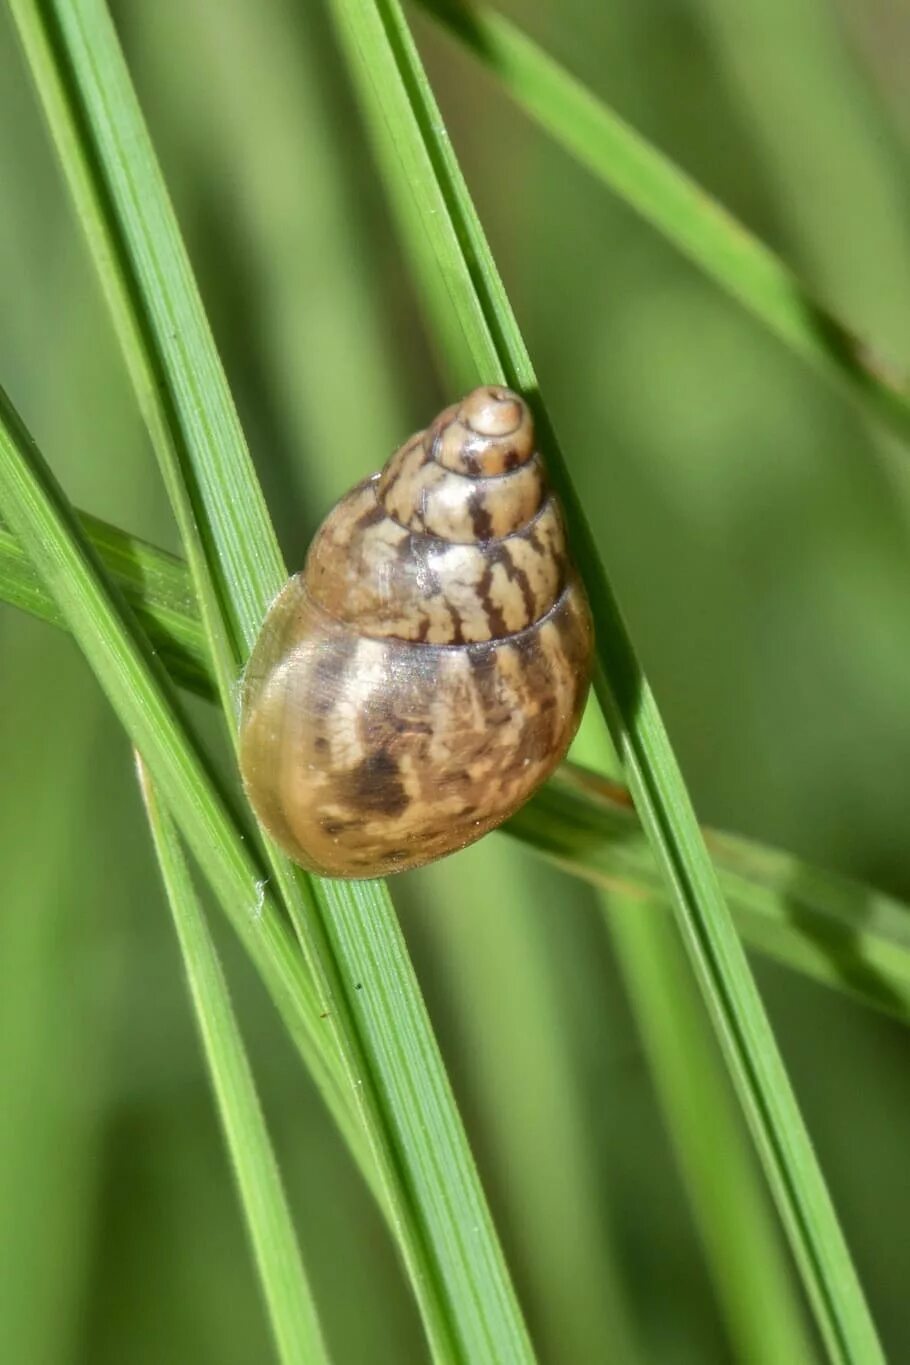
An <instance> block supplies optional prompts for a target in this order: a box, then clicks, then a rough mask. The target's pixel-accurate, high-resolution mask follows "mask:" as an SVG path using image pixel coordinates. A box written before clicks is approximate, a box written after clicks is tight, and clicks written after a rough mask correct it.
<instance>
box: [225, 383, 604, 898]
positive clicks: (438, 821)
mask: <svg viewBox="0 0 910 1365" xmlns="http://www.w3.org/2000/svg"><path fill="white" fill-rule="evenodd" d="M591 649H592V631H591V620H590V613H589V610H588V606H587V601H586V599H585V596H584V592H583V589H582V587H581V584H580V581H579V580H578V577H577V575H576V574H575V571H574V570H573V568H572V566H571V564H570V562H569V559H568V556H567V553H566V547H565V537H564V531H563V525H562V517H561V515H560V511H559V508H558V505H557V503H556V500H555V498H554V496H553V495H552V494H551V493H550V492H549V491H548V490H547V487H546V480H545V476H544V472H543V468H542V465H541V462H540V459H539V457H538V456H537V454H536V452H535V450H534V438H533V427H532V424H531V418H530V414H529V412H528V409H527V408H526V406H525V404H524V403H523V401H522V400H521V399H520V398H519V397H518V396H517V395H516V394H513V393H511V392H510V391H509V390H507V389H503V388H498V387H495V386H494V387H490V388H483V389H477V390H475V391H474V392H473V393H471V394H469V395H468V396H467V398H465V399H464V400H463V401H462V402H461V403H460V404H458V405H456V406H454V407H452V408H448V409H446V411H445V412H443V413H441V414H440V416H439V417H438V418H437V419H436V421H435V422H434V423H433V424H432V425H431V426H430V427H429V428H427V430H426V431H425V432H420V433H418V434H417V435H416V436H414V437H412V438H411V439H410V440H409V441H408V442H406V443H405V445H404V446H402V447H401V449H400V450H398V451H396V452H395V454H394V455H393V456H392V457H391V459H390V460H389V462H388V464H387V465H386V466H385V468H384V469H383V470H382V471H381V472H380V473H379V474H376V475H374V476H373V477H372V478H369V479H367V480H365V482H364V483H362V484H360V485H358V486H357V487H356V488H354V489H353V490H352V491H351V492H350V493H348V494H347V495H346V496H345V497H344V498H342V500H341V501H340V502H339V503H338V504H337V505H336V506H335V508H334V509H333V510H332V512H331V513H330V514H329V516H328V517H327V518H326V520H325V521H324V522H323V524H322V526H321V528H320V529H319V531H318V532H317V534H316V537H315V539H314V541H313V544H312V546H311V548H310V552H309V555H308V556H307V561H306V565H305V567H304V569H303V571H302V572H301V573H299V574H297V575H296V576H295V577H294V578H292V579H291V580H290V582H289V583H288V584H287V585H286V587H285V588H284V590H283V591H282V592H281V594H280V595H279V597H278V598H277V599H276V601H275V602H274V603H273V605H272V607H271V609H270V611H269V613H268V616H267V618H266V621H265V623H264V625H263V629H262V633H261V635H260V638H259V640H258V641H257V644H256V646H255V649H254V651H253V654H252V657H251V659H250V662H249V665H248V667H247V670H246V673H245V675H244V681H243V694H242V712H241V769H242V773H243V778H244V784H245V787H246V791H247V794H248V796H249V798H250V801H251V803H252V805H253V807H254V809H255V811H256V813H257V815H258V817H259V819H260V821H261V822H262V824H263V825H264V826H265V828H266V829H267V830H268V831H269V833H270V834H271V836H272V837H273V838H274V839H275V840H276V841H277V842H278V843H279V844H280V845H281V847H282V848H284V849H285V851H286V852H287V853H288V854H290V856H291V857H292V858H294V859H295V860H296V861H297V862H299V863H301V864H302V865H303V866H305V867H308V868H310V869H311V870H313V871H316V872H320V873H323V874H325V875H331V876H341V877H375V876H384V875H387V874H389V873H392V872H398V871H403V870H405V869H406V868H411V867H416V866H419V865H420V864H422V863H426V862H430V861H432V860H433V859H435V858H439V857H441V856H443V855H444V854H446V853H450V852H453V851H454V850H455V849H458V848H463V847H464V846H465V845H466V844H469V843H472V842H473V841H474V840H475V839H477V838H479V837H480V836H481V835H482V834H485V833H486V832H487V831H488V830H490V829H493V828H494V827H495V826H496V825H498V824H500V823H501V822H502V821H503V820H505V819H507V818H508V816H509V815H511V814H512V813H513V812H514V811H515V810H517V809H518V807H519V806H521V805H522V804H523V803H524V802H525V801H526V800H527V798H528V797H529V796H530V795H531V793H532V792H533V791H534V789H535V788H536V787H538V786H539V785H540V783H541V782H542V781H544V779H545V778H546V777H547V776H548V775H549V774H550V773H551V772H552V770H553V768H554V767H555V766H556V764H557V763H558V762H559V761H560V759H561V758H562V757H563V756H564V754H565V751H566V749H567V748H568V745H569V743H570V742H571V739H572V736H573V735H574V733H575V730H576V728H577V725H578V721H579V719H580V716H581V711H582V707H583V705H584V700H585V696H586V693H587V688H588V681H589V676H590V666H591Z"/></svg>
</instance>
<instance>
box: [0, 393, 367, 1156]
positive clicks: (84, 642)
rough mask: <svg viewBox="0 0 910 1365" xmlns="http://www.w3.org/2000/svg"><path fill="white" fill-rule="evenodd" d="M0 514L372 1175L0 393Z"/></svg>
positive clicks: (242, 881)
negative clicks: (39, 579)
mask: <svg viewBox="0 0 910 1365" xmlns="http://www.w3.org/2000/svg"><path fill="white" fill-rule="evenodd" d="M0 513H2V515H3V518H4V520H5V521H6V523H7V525H8V526H9V527H12V528H14V529H15V531H16V534H17V536H18V538H19V540H20V542H21V544H22V546H23V547H24V548H25V549H26V551H27V552H28V554H30V556H31V558H32V561H33V563H34V565H35V568H36V569H37V570H38V572H39V573H40V575H41V577H42V578H43V580H44V583H45V585H46V588H47V591H48V593H49V595H50V596H51V597H52V598H53V599H54V601H55V602H56V608H57V611H58V612H59V613H60V615H61V617H62V618H63V620H64V621H65V623H66V625H67V627H68V628H69V630H70V631H71V632H72V634H73V636H74V638H75V640H76V643H77V644H78V645H79V647H80V649H81V650H82V652H83V653H84V654H85V656H86V658H87V660H88V662H89V664H90V666H91V668H92V670H93V672H94V673H95V675H96V676H97V678H98V681H99V682H100V683H101V686H102V688H103V689H104V691H105V693H106V694H107V697H108V699H109V701H110V702H111V705H112V706H113V708H114V710H115V712H116V713H117V715H118V717H119V719H120V721H121V723H122V724H123V726H124V728H125V730H126V731H127V733H128V735H129V737H130V739H131V741H132V743H133V745H134V746H135V748H136V749H137V750H138V751H139V753H140V754H142V757H143V760H144V762H145V763H146V765H147V766H148V769H149V771H150V772H151V774H152V776H153V779H154V781H155V784H156V786H157V787H158V789H159V790H160V791H161V793H162V795H163V797H164V799H165V801H166V803H167V805H168V808H169V810H170V811H171V813H172V815H173V816H174V818H175V819H176V821H177V823H178V825H179V827H180V829H181V832H182V833H183V835H184V837H185V839H186V840H187V843H188V844H189V846H190V848H191V849H192V852H193V854H194V856H195V857H196V859H197V860H198V862H199V865H200V867H201V868H202V869H203V871H204V873H205V875H206V877H207V878H208V880H209V882H210V883H211V885H212V888H213V889H214V891H215V893H216V895H217V896H218V898H219V900H220V902H221V904H222V906H223V907H224V909H225V911H226V913H227V914H228V917H229V919H230V920H231V923H232V925H233V926H234V929H235V930H236V932H237V934H238V936H239V937H240V939H241V941H242V942H243V944H244V946H245V947H246V950H247V952H248V953H249V954H250V957H251V958H252V960H253V962H254V964H255V965H256V967H257V969H258V970H259V972H260V975H261V976H262V979H263V981H264V983H265V986H266V988H267V990H268V992H269V994H270V995H271V997H272V1000H273V1001H274V1003H275V1005H276V1007H277V1008H278V1010H279V1012H280V1014H281V1017H282V1019H283V1020H284V1022H285V1025H286V1027H287V1028H288V1031H289V1033H290V1035H291V1037H292V1039H293V1040H294V1043H295V1045H296V1046H297V1047H298V1049H299V1050H300V1052H301V1054H302V1055H303V1057H304V1060H305V1062H306V1064H307V1066H308V1068H309V1070H310V1072H311V1074H312V1075H313V1077H314V1079H315V1081H316V1083H317V1085H318V1086H319V1088H320V1090H321V1092H322V1094H323V1095H324V1097H325V1100H326V1103H327V1104H328V1106H329V1109H330V1111H331V1112H332V1114H333V1115H334V1117H335V1120H336V1122H337V1123H338V1125H339V1127H340V1129H341V1131H342V1132H343V1133H344V1134H345V1137H346V1138H347V1141H348V1143H349V1145H350V1147H351V1149H352V1152H353V1153H354V1155H355V1159H357V1160H358V1161H359V1164H360V1166H361V1169H362V1170H363V1171H364V1173H365V1175H366V1177H367V1179H370V1178H371V1176H372V1173H373V1168H372V1164H371V1162H370V1159H369V1157H368V1155H367V1153H366V1152H365V1150H364V1145H363V1138H362V1133H361V1131H360V1128H359V1125H358V1124H356V1122H355V1121H354V1119H353V1115H352V1112H351V1108H350V1101H349V1096H348V1095H347V1093H346V1092H345V1091H343V1090H342V1089H341V1087H340V1084H339V1081H338V1077H337V1073H336V1069H334V1068H331V1067H330V1066H329V1065H328V1064H327V1061H326V1049H325V1045H324V1043H323V1041H322V1036H321V1035H322V1033H323V1032H324V1024H323V1023H322V1021H321V1020H320V1018H319V1015H320V1006H319V1005H318V1004H317V1001H316V998H315V995H314V992H313V988H312V984H311V982H310V980H309V978H308V976H307V973H306V971H305V969H304V964H303V962H302V960H301V957H300V953H299V951H298V949H297V946H296V944H295V942H294V940H293V937H292V935H291V933H290V930H288V929H287V927H286V925H285V921H284V920H283V918H282V916H281V914H280V912H279V910H278V907H277V905H276V903H275V900H274V898H273V896H272V895H271V893H270V892H269V890H268V886H267V881H266V878H265V877H264V875H263V871H262V868H261V866H260V864H259V863H258V862H257V861H256V860H255V859H254V857H253V856H252V855H251V854H250V852H249V851H248V849H247V848H246V845H245V836H244V833H243V831H242V830H241V829H240V828H239V827H238V825H237V824H236V822H235V820H234V818H233V816H232V814H231V812H230V810H229V808H228V806H227V804H226V803H225V801H224V799H223V797H222V796H221V794H220V792H219V789H218V785H217V782H216V781H215V780H214V779H213V777H212V776H211V773H210V771H209V768H208V764H207V762H206V760H205V758H204V757H203V755H202V753H201V750H200V749H199V747H198V745H197V743H196V741H195V740H194V738H193V736H192V732H191V730H190V729H189V727H188V725H187V723H186V721H185V718H184V717H183V715H182V713H181V710H180V707H179V706H178V704H177V701H176V698H175V697H174V696H173V695H172V692H171V688H170V684H169V682H168V679H167V676H166V674H165V673H164V671H163V669H162V667H161V665H160V663H159V661H158V660H157V659H156V657H155V656H154V654H153V652H152V650H151V647H150V646H149V645H148V643H147V642H146V641H145V639H144V637H143V636H142V634H141V632H140V631H139V629H138V627H136V625H135V624H134V622H133V620H132V617H131V616H130V614H129V611H128V609H127V608H126V605H125V603H124V602H123V601H122V599H121V598H120V595H119V593H118V591H117V589H116V588H114V587H113V586H112V585H111V584H110V582H109V580H108V579H107V578H106V576H105V574H104V570H103V567H102V565H101V563H100V561H99V560H98V558H97V556H96V554H95V551H94V550H93V549H92V546H91V543H90V542H89V540H88V539H87V537H86V536H85V534H84V532H83V531H82V528H81V526H80V525H79V522H78V521H77V519H76V517H75V514H74V513H73V511H72V508H71V507H70V505H69V503H68V502H67V500H66V498H65V496H64V494H63V492H62V491H61V489H60V487H59V485H58V484H57V482H56V480H55V479H54V477H53V475H52V474H51V472H50V470H49V469H48V467H47V465H46V464H45V462H44V460H43V459H42V457H41V455H40V454H39V452H38V451H37V449H36V448H35V446H34V443H33V442H32V441H31V438H30V437H29V435H28V432H27V431H26V429H25V427H24V426H23V424H22V422H21V419H20V418H19V416H18V414H17V413H16V412H15V410H14V409H13V407H12V405H11V404H10V402H9V399H8V398H7V397H6V395H5V394H4V393H3V392H2V391H0Z"/></svg>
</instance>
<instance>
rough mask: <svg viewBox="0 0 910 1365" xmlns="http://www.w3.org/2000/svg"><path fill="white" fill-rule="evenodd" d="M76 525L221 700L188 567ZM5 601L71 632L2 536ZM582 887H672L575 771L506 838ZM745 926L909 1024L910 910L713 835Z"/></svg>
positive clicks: (802, 965)
mask: <svg viewBox="0 0 910 1365" xmlns="http://www.w3.org/2000/svg"><path fill="white" fill-rule="evenodd" d="M79 521H80V523H81V525H82V526H83V528H84V529H85V531H86V534H87V537H88V539H89V540H90V541H91V543H92V545H93V546H94V548H95V550H96V552H97V553H98V555H99V557H100V559H101V562H102V563H103V565H104V568H105V569H106V571H107V573H108V574H109V576H110V577H111V578H112V579H113V581H114V583H115V584H116V586H117V588H118V589H119V590H120V591H121V592H122V594H123V596H124V597H125V598H126V600H127V601H128V602H129V604H130V606H131V607H132V608H133V610H134V611H135V613H136V616H137V619H138V620H139V621H140V622H141V624H142V626H143V628H144V630H145V631H146V632H147V633H148V636H149V639H150V641H151V642H152V644H153V645H154V648H155V652H156V654H157V655H158V657H159V658H160V659H161V661H162V663H163V664H164V665H165V667H166V668H167V670H168V672H169V674H170V676H171V677H172V678H173V680H174V681H175V682H177V683H179V684H180V685H181V686H182V687H186V688H188V689H189V690H190V691H192V692H195V693H197V694H198V695H200V696H203V697H206V698H207V699H212V698H213V697H214V695H215V690H214V686H213V684H212V681H211V676H210V674H209V673H208V671H207V669H208V664H207V662H206V648H205V634H204V632H203V629H202V624H201V622H200V620H199V618H198V615H197V614H196V610H195V606H194V603H193V597H192V591H191V586H190V582H189V575H188V573H187V570H186V567H185V566H184V565H183V563H182V561H180V560H179V559H176V558H175V557H174V556H172V555H169V554H167V553H166V551H164V550H159V549H157V548H156V547H155V546H152V545H149V544H148V543H147V542H145V541H142V540H140V539H138V538H137V537H135V536H130V535H128V534H127V533H126V532H123V531H119V530H117V529H116V528H115V527H113V526H110V525H109V524H108V523H106V522H103V521H99V520H98V519H97V518H94V517H90V516H88V515H87V514H86V513H81V514H80V516H79ZM0 601H3V602H9V603H11V604H12V605H14V606H18V607H21V608H22V609H23V610H25V611H28V612H30V613H31V614H32V615H33V616H36V617H37V618H38V619H39V620H43V621H47V622H48V623H49V624H52V625H56V626H61V627H63V628H66V621H65V619H64V617H63V615H62V613H61V612H60V610H59V608H58V607H57V605H56V603H55V601H54V599H53V597H51V595H50V594H49V593H48V591H47V589H46V588H45V587H44V584H43V583H42V581H41V579H40V577H39V576H38V575H37V573H36V572H35V570H34V568H33V567H32V564H31V561H30V560H29V559H28V556H27V554H26V553H25V551H24V550H23V549H22V547H21V545H20V543H19V541H18V540H17V538H16V537H15V536H14V535H13V534H12V533H11V532H10V531H8V530H5V529H3V528H2V527H0ZM503 828H504V830H505V832H506V833H507V834H509V835H511V836H512V837H513V838H515V839H518V840H520V841H521V842H522V843H525V844H527V845H528V846H529V847H530V848H533V849H534V850H535V851H536V852H538V853H541V854H543V855H544V856H545V857H548V858H550V859H551V860H552V861H553V862H555V863H557V864H558V865H559V866H560V867H563V868H565V870H566V871H568V872H571V873H572V874H573V875H574V876H577V877H581V878H583V879H584V880H586V881H589V882H591V884H592V885H594V886H599V887H603V888H604V889H606V890H608V891H609V890H612V891H622V890H623V889H625V890H626V892H631V893H632V894H634V895H635V896H636V897H638V898H640V899H641V900H642V902H643V903H650V902H652V901H660V900H661V899H663V898H664V896H665V893H666V888H665V884H664V881H663V879H662V878H661V876H660V873H659V872H658V869H657V866H656V864H655V862H654V855H653V853H652V851H651V847H650V845H649V843H648V840H647V839H646V838H645V835H644V833H643V831H642V828H641V824H640V822H639V820H638V817H637V815H636V814H635V811H634V809H633V807H632V804H631V802H630V800H629V796H628V793H627V792H626V791H625V789H624V788H622V787H619V786H617V785H616V784H615V783H612V782H609V781H606V780H605V779H603V778H601V777H599V776H597V775H596V774H594V773H592V772H588V771H586V770H585V769H584V768H580V767H578V766H576V765H575V764H564V765H563V767H562V768H561V769H560V770H559V772H558V773H557V774H556V776H555V777H553V778H551V779H550V781H549V782H548V783H547V784H546V786H544V787H543V788H542V789H541V791H540V792H538V794H537V795H536V796H535V797H534V798H533V800H532V801H530V802H529V803H528V805H527V806H525V807H524V808H523V809H522V810H521V811H519V812H518V814H517V815H514V816H513V817H512V819H511V820H510V821H509V822H508V823H507V824H506V825H505V826H504V827H503ZM705 839H706V841H707V843H708V846H709V848H710V849H711V853H712V856H713V858H714V862H715V866H716V867H717V870H718V874H719V876H720V880H721V885H722V887H723V890H724V894H725V895H726V897H727V899H728V901H729V903H730V906H731V908H732V910H733V913H734V916H735V918H736V926H737V929H738V931H739V933H740V934H741V935H742V936H743V939H744V940H745V942H746V943H747V944H748V945H749V946H750V947H752V948H756V949H758V950H759V951H760V952H762V953H765V954H767V955H768V956H769V957H773V958H775V959H776V960H777V961H778V962H781V963H782V964H784V965H785V966H787V967H790V968H792V969H793V970H794V971H798V972H802V973H803V974H804V975H807V976H810V977H812V978H813V979H814V980H816V981H819V982H822V983H823V984H825V985H827V986H829V987H831V988H832V989H833V990H840V991H846V992H848V993H850V994H852V995H854V996H856V998H857V999H859V1000H862V1001H863V1003H864V1004H866V1005H869V1006H871V1007H872V1008H873V1009H877V1010H882V1011H884V1012H885V1013H888V1014H892V1015H893V1016H894V1017H895V1018H897V1019H900V1020H901V1021H902V1022H910V907H908V906H906V905H904V904H903V903H902V902H900V901H898V900H895V899H893V898H892V897H889V896H886V895H884V894H883V893H882V892H881V891H876V890H874V889H873V888H872V887H869V886H865V885H862V884H860V883H856V882H852V881H850V880H848V879H847V878H845V877H841V876H838V875H836V874H834V873H831V872H826V871H824V870H823V869H821V868H816V867H812V866H811V865H810V864H808V863H805V862H803V861H802V860H801V859H799V858H796V857H794V856H793V855H792V854H789V853H783V852H780V851H778V850H776V849H772V848H768V847H767V846H766V845H763V844H758V843H756V842H754V841H753V840H750V839H743V838H740V837H738V836H736V835H732V834H721V833H718V832H717V831H712V830H708V831H706V832H705Z"/></svg>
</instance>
